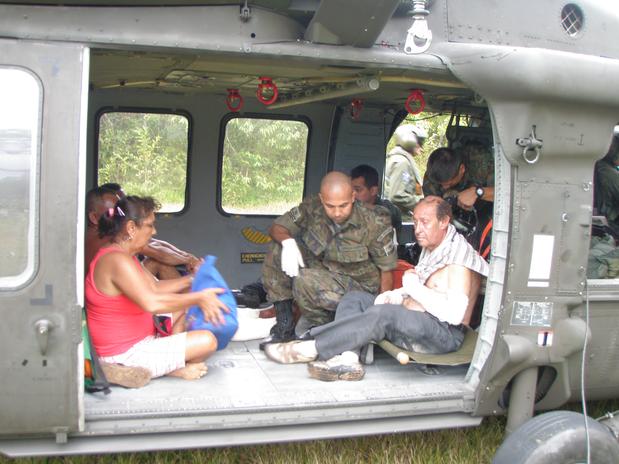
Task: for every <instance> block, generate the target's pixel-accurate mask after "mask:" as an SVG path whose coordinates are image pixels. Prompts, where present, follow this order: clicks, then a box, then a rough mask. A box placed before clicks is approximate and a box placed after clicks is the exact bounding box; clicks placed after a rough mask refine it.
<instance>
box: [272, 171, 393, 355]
mask: <svg viewBox="0 0 619 464" xmlns="http://www.w3.org/2000/svg"><path fill="white" fill-rule="evenodd" d="M269 232H270V234H271V237H272V238H273V244H272V245H271V249H270V251H269V253H268V254H267V257H266V259H265V261H264V265H263V268H262V281H263V284H264V286H265V289H266V290H267V293H268V299H269V301H273V302H274V305H275V314H276V320H277V323H276V325H275V326H274V327H273V329H272V330H271V335H270V337H268V338H266V339H265V340H263V342H262V343H261V344H260V347H261V348H264V345H265V344H267V343H278V342H282V341H289V340H292V339H294V337H295V332H294V319H293V314H292V301H293V299H294V301H295V302H296V303H297V305H298V307H299V309H300V311H301V314H302V316H303V317H304V318H306V319H307V322H309V324H310V325H312V326H315V325H321V324H324V323H327V322H330V321H332V320H333V316H334V311H335V309H336V307H337V304H338V302H339V301H340V299H341V298H342V296H343V295H344V294H345V293H347V292H349V291H352V290H363V291H366V292H370V293H374V294H376V293H378V292H382V291H385V290H386V289H390V288H391V287H392V286H393V279H392V273H391V270H392V269H394V268H395V266H396V254H395V252H396V249H395V244H394V240H393V228H392V227H391V224H390V219H389V215H388V214H386V212H385V211H384V210H382V209H381V210H380V211H379V212H376V211H374V210H371V209H368V208H366V207H364V206H363V205H362V204H361V203H359V202H356V201H354V192H353V190H352V185H351V182H350V178H349V177H348V176H347V175H345V174H343V173H340V172H331V173H329V174H327V175H326V176H325V177H324V178H323V180H322V183H321V187H320V194H319V195H316V196H312V197H310V198H307V199H306V200H304V201H303V202H302V203H301V204H300V205H299V206H297V207H295V208H293V209H291V210H290V211H288V212H287V213H285V214H283V215H282V216H280V217H279V218H277V219H276V220H275V222H274V223H273V226H272V227H271V229H270V231H269Z"/></svg>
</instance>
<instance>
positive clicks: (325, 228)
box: [275, 195, 397, 288]
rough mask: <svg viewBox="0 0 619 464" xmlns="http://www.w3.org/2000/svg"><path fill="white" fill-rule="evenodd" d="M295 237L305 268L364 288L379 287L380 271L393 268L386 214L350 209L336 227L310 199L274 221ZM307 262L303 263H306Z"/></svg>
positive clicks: (317, 201) (356, 206)
mask: <svg viewBox="0 0 619 464" xmlns="http://www.w3.org/2000/svg"><path fill="white" fill-rule="evenodd" d="M275 224H279V225H281V226H283V227H285V228H286V229H288V231H289V232H290V235H292V236H293V237H295V239H296V240H297V243H298V245H299V248H300V249H301V253H302V254H303V258H304V260H305V265H306V266H308V267H310V268H311V267H312V265H313V263H316V262H319V264H318V266H320V267H324V268H325V269H327V270H329V271H331V272H334V273H340V274H345V275H348V276H350V277H351V278H353V279H354V280H355V281H357V282H359V283H360V284H362V285H363V286H364V287H367V288H374V287H375V288H379V287H380V271H390V270H392V269H394V268H395V267H396V259H397V256H396V248H395V244H394V240H393V227H391V223H390V217H389V215H388V214H387V212H386V210H385V209H383V208H377V211H375V210H371V209H369V208H366V207H365V206H362V205H361V204H360V203H359V202H355V203H354V205H353V210H352V214H351V215H350V217H349V218H348V219H347V220H346V221H345V222H344V223H343V224H339V225H336V224H335V223H334V222H333V221H331V219H329V218H328V217H327V215H326V213H325V210H324V208H323V206H322V203H321V202H320V199H319V198H318V195H313V196H311V197H309V198H306V199H305V200H304V201H303V202H302V203H301V204H300V205H299V206H296V207H294V208H292V209H291V210H290V211H288V212H287V213H284V214H283V215H282V216H280V217H279V218H277V219H276V220H275ZM306 258H307V259H306Z"/></svg>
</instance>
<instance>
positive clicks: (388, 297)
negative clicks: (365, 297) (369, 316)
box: [374, 290, 404, 305]
mask: <svg viewBox="0 0 619 464" xmlns="http://www.w3.org/2000/svg"><path fill="white" fill-rule="evenodd" d="M403 300H404V296H403V295H402V293H401V292H399V291H398V290H387V291H386V292H383V293H381V294H380V295H378V296H377V297H376V299H375V300H374V304H375V305H381V304H395V305H399V304H402V301H403Z"/></svg>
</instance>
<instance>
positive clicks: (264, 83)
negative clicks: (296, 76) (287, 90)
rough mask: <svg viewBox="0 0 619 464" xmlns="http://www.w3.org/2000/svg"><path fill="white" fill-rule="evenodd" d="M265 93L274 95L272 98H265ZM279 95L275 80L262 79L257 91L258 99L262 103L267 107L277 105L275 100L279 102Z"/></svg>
mask: <svg viewBox="0 0 619 464" xmlns="http://www.w3.org/2000/svg"><path fill="white" fill-rule="evenodd" d="M265 91H267V92H271V93H272V95H271V98H267V97H265V95H264V92H265ZM277 95H278V91H277V86H276V85H275V83H274V82H273V80H272V79H271V78H270V77H261V78H260V84H258V90H256V97H258V100H259V101H260V103H262V104H263V105H267V106H268V105H272V104H273V103H275V100H277Z"/></svg>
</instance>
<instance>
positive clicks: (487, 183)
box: [423, 144, 494, 197]
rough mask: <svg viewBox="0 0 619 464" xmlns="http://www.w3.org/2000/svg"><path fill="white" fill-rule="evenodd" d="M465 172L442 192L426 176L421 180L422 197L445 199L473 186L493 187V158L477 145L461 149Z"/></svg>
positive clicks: (439, 187) (490, 153)
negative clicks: (453, 184)
mask: <svg viewBox="0 0 619 464" xmlns="http://www.w3.org/2000/svg"><path fill="white" fill-rule="evenodd" d="M461 150H462V155H463V156H462V158H463V160H464V166H465V168H466V171H465V172H464V177H463V178H462V180H461V181H460V182H459V183H458V184H457V185H455V186H454V187H452V188H450V189H449V190H447V191H444V190H443V188H442V187H441V185H440V184H438V183H436V182H432V181H431V180H430V179H428V176H427V175H426V176H425V177H424V179H423V193H424V195H426V196H428V195H436V196H439V197H446V196H452V195H457V194H458V193H459V192H461V191H463V190H466V189H467V188H469V187H471V186H473V185H479V186H481V187H494V158H493V156H492V152H491V151H490V150H487V149H486V148H484V147H483V146H481V145H479V144H471V145H468V146H465V147H463V148H461Z"/></svg>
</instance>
